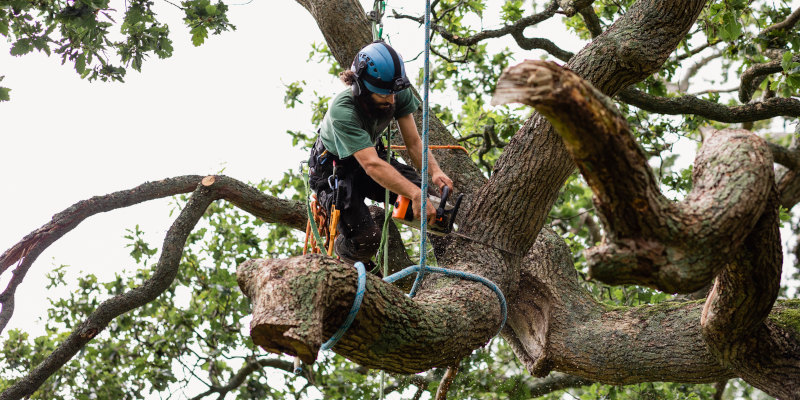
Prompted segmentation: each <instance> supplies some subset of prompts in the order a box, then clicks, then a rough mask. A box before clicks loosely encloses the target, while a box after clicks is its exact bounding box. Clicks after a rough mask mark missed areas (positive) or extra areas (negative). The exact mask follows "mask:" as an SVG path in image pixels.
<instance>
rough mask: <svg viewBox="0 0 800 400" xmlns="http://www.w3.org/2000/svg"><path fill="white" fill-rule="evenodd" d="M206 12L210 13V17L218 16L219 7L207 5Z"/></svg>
mask: <svg viewBox="0 0 800 400" xmlns="http://www.w3.org/2000/svg"><path fill="white" fill-rule="evenodd" d="M206 12H207V13H208V15H217V6H215V5H213V4H209V5H207V6H206Z"/></svg>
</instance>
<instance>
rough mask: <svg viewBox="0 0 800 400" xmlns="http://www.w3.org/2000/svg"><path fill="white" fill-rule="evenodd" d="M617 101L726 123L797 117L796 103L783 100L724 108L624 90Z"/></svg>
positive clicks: (798, 107)
mask: <svg viewBox="0 0 800 400" xmlns="http://www.w3.org/2000/svg"><path fill="white" fill-rule="evenodd" d="M618 98H619V99H620V100H622V101H624V102H626V103H628V104H630V105H633V106H636V107H638V108H641V109H642V110H646V111H650V112H655V113H659V114H668V115H680V114H694V115H699V116H701V117H704V118H708V119H710V120H714V121H719V122H729V123H733V122H748V121H758V120H762V119H769V118H772V117H778V116H786V117H797V116H800V100H797V99H794V98H784V97H773V98H770V99H766V100H763V101H758V102H754V103H748V104H744V105H740V106H726V105H723V104H720V103H715V102H713V101H708V100H703V99H699V98H697V97H695V96H691V95H684V96H679V97H658V96H653V95H650V94H647V93H645V92H643V91H641V90H637V89H633V88H628V89H625V90H623V91H622V92H620V94H619V95H618Z"/></svg>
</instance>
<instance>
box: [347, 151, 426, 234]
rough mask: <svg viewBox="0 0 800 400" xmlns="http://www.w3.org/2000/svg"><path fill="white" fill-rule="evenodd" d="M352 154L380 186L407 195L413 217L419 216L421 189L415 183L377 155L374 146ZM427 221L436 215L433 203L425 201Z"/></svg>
mask: <svg viewBox="0 0 800 400" xmlns="http://www.w3.org/2000/svg"><path fill="white" fill-rule="evenodd" d="M353 156H354V157H355V158H356V161H358V163H359V164H361V167H362V168H364V171H365V172H366V173H367V175H369V177H370V178H372V179H374V180H375V182H378V183H379V184H380V185H381V186H383V187H385V188H387V189H389V190H391V191H392V192H394V193H397V194H399V195H402V196H404V197H408V198H409V199H411V201H412V202H413V207H414V208H413V211H414V217H416V218H419V217H420V215H419V204H420V202H421V201H422V191H421V190H420V188H418V187H417V185H415V184H413V183H412V182H411V181H409V180H408V179H406V177H404V176H403V175H401V174H400V173H399V172H397V170H396V169H394V167H392V166H391V165H390V164H389V163H387V162H386V161H384V160H383V159H381V158H380V157H378V152H376V151H375V148H374V147H367V148H365V149H361V150H359V151H357V152H355V153H353ZM426 209H427V214H428V221H432V220H433V218H434V217H435V216H436V209H435V208H434V207H433V205H432V204H431V203H430V202H428V203H427V207H426Z"/></svg>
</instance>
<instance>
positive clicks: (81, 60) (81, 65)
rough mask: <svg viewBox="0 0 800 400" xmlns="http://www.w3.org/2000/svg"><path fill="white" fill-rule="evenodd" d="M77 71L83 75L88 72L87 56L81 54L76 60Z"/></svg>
mask: <svg viewBox="0 0 800 400" xmlns="http://www.w3.org/2000/svg"><path fill="white" fill-rule="evenodd" d="M75 71H78V73H79V74H81V75H83V74H84V73H85V72H86V55H85V54H81V55H79V56H78V58H77V59H75Z"/></svg>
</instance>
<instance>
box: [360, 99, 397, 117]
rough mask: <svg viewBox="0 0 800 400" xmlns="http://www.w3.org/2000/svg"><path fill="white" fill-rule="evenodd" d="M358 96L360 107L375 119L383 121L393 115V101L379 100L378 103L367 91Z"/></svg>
mask: <svg viewBox="0 0 800 400" xmlns="http://www.w3.org/2000/svg"><path fill="white" fill-rule="evenodd" d="M358 97H359V101H360V103H361V106H362V108H363V109H364V111H366V113H367V115H369V116H370V117H371V118H374V119H375V120H377V121H384V120H387V119H390V118H392V117H393V116H394V111H395V106H394V103H389V102H380V103H378V102H377V101H375V99H373V98H372V95H371V94H370V93H369V92H367V93H364V94H362V95H361V96H358Z"/></svg>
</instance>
